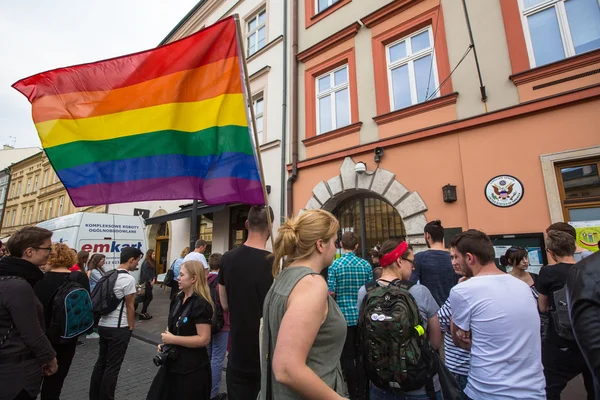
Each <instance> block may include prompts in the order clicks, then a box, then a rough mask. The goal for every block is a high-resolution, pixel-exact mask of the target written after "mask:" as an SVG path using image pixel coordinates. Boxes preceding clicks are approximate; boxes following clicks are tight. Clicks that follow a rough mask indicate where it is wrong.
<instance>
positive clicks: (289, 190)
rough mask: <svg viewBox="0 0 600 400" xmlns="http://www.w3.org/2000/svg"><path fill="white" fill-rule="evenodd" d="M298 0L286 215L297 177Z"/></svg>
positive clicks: (290, 209) (294, 20)
mask: <svg viewBox="0 0 600 400" xmlns="http://www.w3.org/2000/svg"><path fill="white" fill-rule="evenodd" d="M297 55H298V0H293V1H292V57H293V58H292V96H291V101H292V120H291V122H290V125H291V128H292V132H291V133H292V173H291V175H290V176H289V178H288V180H287V197H288V199H287V216H288V218H291V216H292V215H293V214H294V182H295V181H296V179H298V60H297V59H296V56H297Z"/></svg>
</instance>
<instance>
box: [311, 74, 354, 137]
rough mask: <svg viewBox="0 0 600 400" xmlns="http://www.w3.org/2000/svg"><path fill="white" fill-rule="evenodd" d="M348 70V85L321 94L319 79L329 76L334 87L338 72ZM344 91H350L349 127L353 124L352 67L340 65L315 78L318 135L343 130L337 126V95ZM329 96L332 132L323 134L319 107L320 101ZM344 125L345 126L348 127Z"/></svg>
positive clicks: (335, 87)
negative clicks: (335, 76)
mask: <svg viewBox="0 0 600 400" xmlns="http://www.w3.org/2000/svg"><path fill="white" fill-rule="evenodd" d="M344 68H345V69H346V73H347V74H348V75H347V79H346V83H343V84H341V85H338V86H333V87H332V88H330V89H327V90H325V91H324V92H322V93H320V92H319V79H321V78H324V77H326V76H327V75H329V79H330V80H331V84H332V85H334V83H335V81H334V75H335V73H336V72H337V71H341V70H342V69H344ZM344 89H348V116H349V122H348V125H351V124H352V93H351V92H350V66H349V64H344V65H340V66H339V67H337V68H335V69H332V70H331V71H328V72H326V73H324V74H321V75H319V76H317V77H316V78H315V92H316V94H317V102H316V103H315V107H316V108H317V110H316V111H317V112H316V114H317V135H322V134H324V133H327V132H331V131H335V130H336V129H339V128H343V127H342V126H337V114H336V107H335V106H336V101H335V94H336V93H337V92H340V91H342V90H344ZM327 96H332V98H331V130H329V131H326V132H321V107H319V100H321V99H322V98H325V97H327ZM348 125H344V126H348Z"/></svg>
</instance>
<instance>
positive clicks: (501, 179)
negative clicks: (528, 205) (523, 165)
mask: <svg viewBox="0 0 600 400" xmlns="http://www.w3.org/2000/svg"><path fill="white" fill-rule="evenodd" d="M524 192H525V189H524V187H523V184H522V183H521V181H520V180H518V179H517V178H515V177H514V176H511V175H498V176H496V177H494V178H492V179H490V181H489V182H488V183H487V185H485V197H486V199H487V200H488V201H489V202H490V203H492V204H493V205H495V206H496V207H511V206H514V205H515V204H517V203H518V202H519V201H521V199H522V198H523V193H524Z"/></svg>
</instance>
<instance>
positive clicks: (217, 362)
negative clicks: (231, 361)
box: [208, 332, 229, 397]
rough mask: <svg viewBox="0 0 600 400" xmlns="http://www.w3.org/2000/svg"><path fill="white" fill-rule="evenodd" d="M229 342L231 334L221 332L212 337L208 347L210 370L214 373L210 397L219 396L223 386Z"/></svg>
mask: <svg viewBox="0 0 600 400" xmlns="http://www.w3.org/2000/svg"><path fill="white" fill-rule="evenodd" d="M228 341H229V332H219V333H217V334H214V335H212V337H211V339H210V344H209V345H208V356H209V357H210V370H211V372H212V390H211V391H210V397H215V396H216V395H218V394H219V386H221V374H222V373H223V361H224V360H225V353H226V352H227V342H228Z"/></svg>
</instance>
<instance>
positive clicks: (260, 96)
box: [252, 92, 265, 146]
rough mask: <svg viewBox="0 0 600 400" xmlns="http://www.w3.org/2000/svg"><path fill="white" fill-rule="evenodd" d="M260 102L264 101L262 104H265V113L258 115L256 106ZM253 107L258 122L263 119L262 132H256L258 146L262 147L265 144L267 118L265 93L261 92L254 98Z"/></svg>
mask: <svg viewBox="0 0 600 400" xmlns="http://www.w3.org/2000/svg"><path fill="white" fill-rule="evenodd" d="M259 101H262V103H263V111H262V112H261V113H258V112H257V111H256V105H257V103H258V102H259ZM252 107H253V109H254V119H255V120H256V121H258V119H259V118H262V131H260V132H256V135H257V136H258V145H259V146H260V145H261V144H263V143H264V142H265V118H264V116H265V95H264V92H260V93H258V94H256V95H255V96H254V97H253V99H252Z"/></svg>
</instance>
